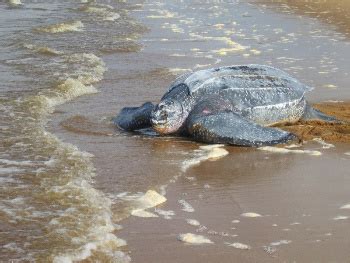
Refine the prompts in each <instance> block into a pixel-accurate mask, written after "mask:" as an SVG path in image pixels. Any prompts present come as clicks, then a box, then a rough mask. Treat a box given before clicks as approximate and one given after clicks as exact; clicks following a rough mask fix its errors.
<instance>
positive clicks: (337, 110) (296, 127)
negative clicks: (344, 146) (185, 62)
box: [275, 102, 350, 143]
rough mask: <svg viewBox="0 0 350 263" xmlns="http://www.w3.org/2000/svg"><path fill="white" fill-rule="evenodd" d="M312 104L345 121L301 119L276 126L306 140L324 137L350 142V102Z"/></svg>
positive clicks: (327, 139) (324, 138) (333, 140)
mask: <svg viewBox="0 0 350 263" xmlns="http://www.w3.org/2000/svg"><path fill="white" fill-rule="evenodd" d="M312 106H313V107H314V108H316V109H318V110H320V111H322V112H323V113H325V114H328V115H331V116H335V117H336V118H337V119H339V120H341V121H344V123H328V122H324V121H318V120H315V121H314V120H312V121H303V120H301V121H298V122H296V123H283V124H278V125H275V126H276V127H279V128H281V129H283V130H286V131H289V132H292V133H294V134H296V135H297V136H298V137H299V138H300V139H302V140H305V141H308V140H312V139H314V138H322V139H323V140H325V141H331V142H346V143H350V102H337V103H333V102H323V103H316V104H313V105H312Z"/></svg>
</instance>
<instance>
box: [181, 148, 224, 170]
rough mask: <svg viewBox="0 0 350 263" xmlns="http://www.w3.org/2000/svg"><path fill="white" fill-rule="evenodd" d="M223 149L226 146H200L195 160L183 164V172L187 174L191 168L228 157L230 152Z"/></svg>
mask: <svg viewBox="0 0 350 263" xmlns="http://www.w3.org/2000/svg"><path fill="white" fill-rule="evenodd" d="M222 147H224V145H221V144H215V145H205V146H200V147H199V150H196V152H195V155H194V157H193V158H191V159H188V160H185V161H183V162H182V166H181V170H182V171H183V172H186V171H187V170H188V169H189V168H191V167H193V166H196V165H199V164H200V163H201V162H204V161H207V160H210V161H214V160H217V159H220V158H222V157H224V156H226V155H228V154H229V152H228V151H227V150H225V149H223V148H222Z"/></svg>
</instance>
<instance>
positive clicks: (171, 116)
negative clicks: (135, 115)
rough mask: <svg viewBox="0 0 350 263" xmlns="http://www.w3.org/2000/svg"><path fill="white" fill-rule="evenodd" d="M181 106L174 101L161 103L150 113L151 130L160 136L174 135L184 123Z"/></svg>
mask: <svg viewBox="0 0 350 263" xmlns="http://www.w3.org/2000/svg"><path fill="white" fill-rule="evenodd" d="M185 118H186V117H185V114H184V111H183V107H182V105H181V104H180V103H179V102H178V101H175V100H164V101H161V102H160V103H159V104H158V105H157V106H156V107H155V108H154V110H153V111H152V114H151V123H152V127H153V129H155V130H156V131H157V132H159V133H160V134H170V133H175V132H176V131H178V129H179V128H180V127H181V126H182V124H183V123H184V121H185Z"/></svg>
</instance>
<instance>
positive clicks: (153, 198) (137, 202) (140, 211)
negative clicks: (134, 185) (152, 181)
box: [131, 190, 167, 217]
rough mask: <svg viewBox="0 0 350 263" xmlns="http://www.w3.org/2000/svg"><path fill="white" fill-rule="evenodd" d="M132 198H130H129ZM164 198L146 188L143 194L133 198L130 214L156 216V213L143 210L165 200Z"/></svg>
mask: <svg viewBox="0 0 350 263" xmlns="http://www.w3.org/2000/svg"><path fill="white" fill-rule="evenodd" d="M131 200H132V199H131ZM166 200H167V199H166V198H165V197H164V196H162V195H160V194H158V193H157V192H156V191H153V190H148V191H147V192H146V193H145V194H144V195H142V196H140V197H137V198H136V199H134V200H133V205H132V206H133V208H134V209H133V210H132V211H131V215H133V216H138V217H158V216H157V215H156V214H154V213H151V212H148V211H145V210H146V209H149V208H152V207H155V206H157V205H160V204H162V203H164V202H166Z"/></svg>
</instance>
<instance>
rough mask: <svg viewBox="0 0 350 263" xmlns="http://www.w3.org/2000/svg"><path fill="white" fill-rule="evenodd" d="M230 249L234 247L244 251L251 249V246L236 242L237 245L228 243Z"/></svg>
mask: <svg viewBox="0 0 350 263" xmlns="http://www.w3.org/2000/svg"><path fill="white" fill-rule="evenodd" d="M226 244H227V245H228V246H229V247H234V248H237V249H242V250H247V249H251V246H249V245H246V244H243V243H239V242H235V243H232V244H231V243H226Z"/></svg>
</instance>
